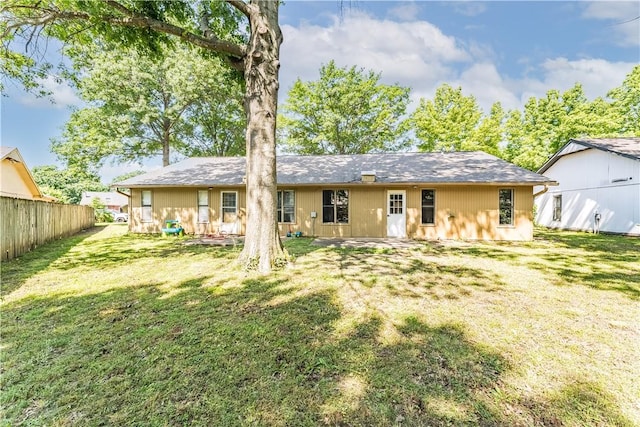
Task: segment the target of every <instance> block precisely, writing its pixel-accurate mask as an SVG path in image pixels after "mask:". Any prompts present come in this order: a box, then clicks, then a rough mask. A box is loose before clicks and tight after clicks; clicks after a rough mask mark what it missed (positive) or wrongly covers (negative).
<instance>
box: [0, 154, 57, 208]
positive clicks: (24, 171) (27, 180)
mask: <svg viewBox="0 0 640 427" xmlns="http://www.w3.org/2000/svg"><path fill="white" fill-rule="evenodd" d="M5 160H7V161H8V162H11V163H12V164H14V166H15V171H16V172H17V174H18V175H17V176H19V177H20V179H21V180H22V182H23V183H24V185H25V186H26V188H27V189H28V191H29V193H30V197H31V198H33V199H36V200H45V201H49V202H50V201H54V200H55V199H54V198H53V197H50V196H46V195H44V194H42V192H41V191H40V188H39V187H38V184H36V181H35V180H34V178H33V175H32V174H31V171H30V170H29V168H28V167H27V164H26V163H25V162H24V159H23V158H22V155H21V154H20V151H19V150H18V149H17V148H16V147H8V146H6V145H3V146H0V161H2V162H4V161H5ZM0 193H1V194H2V195H4V196H8V197H16V196H17V197H24V194H23V195H17V194H13V193H9V192H5V191H4V189H0Z"/></svg>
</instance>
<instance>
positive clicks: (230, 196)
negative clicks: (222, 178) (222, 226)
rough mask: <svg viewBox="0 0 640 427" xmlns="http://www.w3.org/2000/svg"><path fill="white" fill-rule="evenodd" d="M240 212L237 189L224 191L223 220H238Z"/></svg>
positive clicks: (227, 221)
mask: <svg viewBox="0 0 640 427" xmlns="http://www.w3.org/2000/svg"><path fill="white" fill-rule="evenodd" d="M237 214H238V193H236V192H235V191H223V192H222V222H223V223H232V222H236V219H237V216H238V215H237Z"/></svg>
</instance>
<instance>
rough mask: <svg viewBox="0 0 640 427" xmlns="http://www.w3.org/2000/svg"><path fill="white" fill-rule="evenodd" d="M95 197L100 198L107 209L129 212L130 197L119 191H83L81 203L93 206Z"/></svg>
mask: <svg viewBox="0 0 640 427" xmlns="http://www.w3.org/2000/svg"><path fill="white" fill-rule="evenodd" d="M93 199H98V200H100V201H101V202H102V204H103V205H104V206H105V208H106V209H111V210H114V211H116V212H127V208H128V204H129V197H127V196H126V195H124V194H122V193H118V192H117V191H83V192H82V199H80V204H81V205H87V206H91V202H93Z"/></svg>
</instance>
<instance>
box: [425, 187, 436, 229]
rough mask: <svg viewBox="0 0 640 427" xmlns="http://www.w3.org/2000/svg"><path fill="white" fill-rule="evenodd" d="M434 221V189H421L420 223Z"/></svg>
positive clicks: (431, 223) (433, 222) (430, 223)
mask: <svg viewBox="0 0 640 427" xmlns="http://www.w3.org/2000/svg"><path fill="white" fill-rule="evenodd" d="M435 222H436V190H422V224H425V225H433V224H435Z"/></svg>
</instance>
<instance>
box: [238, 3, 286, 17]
mask: <svg viewBox="0 0 640 427" xmlns="http://www.w3.org/2000/svg"><path fill="white" fill-rule="evenodd" d="M274 1H278V0H274ZM226 2H227V3H229V4H230V5H231V6H233V7H235V8H236V9H238V10H239V11H240V12H242V13H243V14H244V16H246V17H247V18H251V10H250V8H249V5H248V4H247V3H245V2H244V1H243V0H226Z"/></svg>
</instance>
